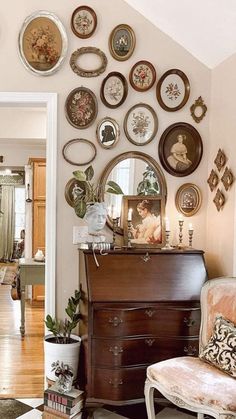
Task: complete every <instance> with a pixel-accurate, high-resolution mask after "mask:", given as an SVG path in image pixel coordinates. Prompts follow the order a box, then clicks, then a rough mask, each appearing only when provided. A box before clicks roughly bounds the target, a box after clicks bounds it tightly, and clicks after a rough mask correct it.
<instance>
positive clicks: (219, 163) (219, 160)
mask: <svg viewBox="0 0 236 419" xmlns="http://www.w3.org/2000/svg"><path fill="white" fill-rule="evenodd" d="M214 163H215V165H216V167H217V169H218V170H219V172H220V171H221V169H222V168H223V167H224V165H225V163H226V155H225V153H224V152H223V151H222V150H221V149H220V148H219V150H218V153H217V156H216V158H215V160H214Z"/></svg>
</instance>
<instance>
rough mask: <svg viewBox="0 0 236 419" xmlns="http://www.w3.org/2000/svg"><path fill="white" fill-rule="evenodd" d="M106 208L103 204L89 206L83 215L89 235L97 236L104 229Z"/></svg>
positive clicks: (97, 203)
mask: <svg viewBox="0 0 236 419" xmlns="http://www.w3.org/2000/svg"><path fill="white" fill-rule="evenodd" d="M107 213H108V211H107V207H106V204H105V203H104V202H96V203H95V204H93V205H89V207H88V208H87V211H86V214H85V221H87V224H88V233H89V234H91V235H95V236H97V235H99V232H100V231H101V230H102V229H103V228H104V226H105V224H106V219H107Z"/></svg>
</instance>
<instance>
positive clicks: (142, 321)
mask: <svg viewBox="0 0 236 419" xmlns="http://www.w3.org/2000/svg"><path fill="white" fill-rule="evenodd" d="M79 253H80V284H81V288H82V290H83V302H82V304H81V313H82V320H81V322H80V334H81V337H82V347H81V360H80V371H79V384H80V386H81V387H82V388H85V389H86V393H87V401H88V402H104V403H108V404H114V405H123V404H126V403H127V404H128V403H132V402H133V403H134V402H140V401H143V399H144V390H143V389H144V381H145V376H146V368H147V366H148V365H150V364H152V363H154V362H158V361H161V360H164V359H167V358H172V357H176V356H183V355H197V354H198V334H199V326H200V303H199V298H200V290H201V287H202V285H203V283H204V282H205V281H206V279H207V273H206V268H205V262H204V257H203V252H202V251H198V250H187V251H183V250H171V251H166V250H160V249H159V250H158V249H149V250H148V252H147V249H145V250H144V249H142V250H141V249H139V250H135V249H131V250H125V249H124V250H115V251H109V252H108V254H107V255H100V253H99V252H98V253H96V257H97V260H98V263H99V267H97V266H96V264H95V261H94V258H93V254H92V252H91V251H89V250H84V251H82V250H80V251H79Z"/></svg>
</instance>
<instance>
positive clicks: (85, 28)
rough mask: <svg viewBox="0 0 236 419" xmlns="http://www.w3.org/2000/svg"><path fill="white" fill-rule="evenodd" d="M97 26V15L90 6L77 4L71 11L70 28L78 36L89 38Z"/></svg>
mask: <svg viewBox="0 0 236 419" xmlns="http://www.w3.org/2000/svg"><path fill="white" fill-rule="evenodd" d="M96 26H97V15H96V13H95V12H94V10H93V9H91V7H88V6H79V7H77V9H75V11H74V12H73V15H72V18H71V28H72V31H73V32H74V34H75V35H76V36H78V37H79V38H89V37H90V36H91V35H92V34H93V33H94V31H95V29H96Z"/></svg>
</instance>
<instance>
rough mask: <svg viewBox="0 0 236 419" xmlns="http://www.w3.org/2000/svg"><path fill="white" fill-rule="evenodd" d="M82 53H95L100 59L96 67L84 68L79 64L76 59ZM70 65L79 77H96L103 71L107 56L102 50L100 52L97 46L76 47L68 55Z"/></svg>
mask: <svg viewBox="0 0 236 419" xmlns="http://www.w3.org/2000/svg"><path fill="white" fill-rule="evenodd" d="M83 54H96V55H98V57H99V58H100V60H101V64H100V66H99V67H98V68H95V69H94V70H86V69H84V68H82V67H80V66H79V64H78V60H79V58H80V57H81V55H83ZM70 66H71V68H72V70H73V71H74V72H75V73H76V74H78V76H81V77H96V76H99V74H101V73H103V72H104V71H105V70H106V67H107V57H106V56H105V54H104V52H102V51H101V50H100V49H99V48H94V47H82V48H79V49H77V50H76V51H74V52H73V54H72V55H71V57H70Z"/></svg>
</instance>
